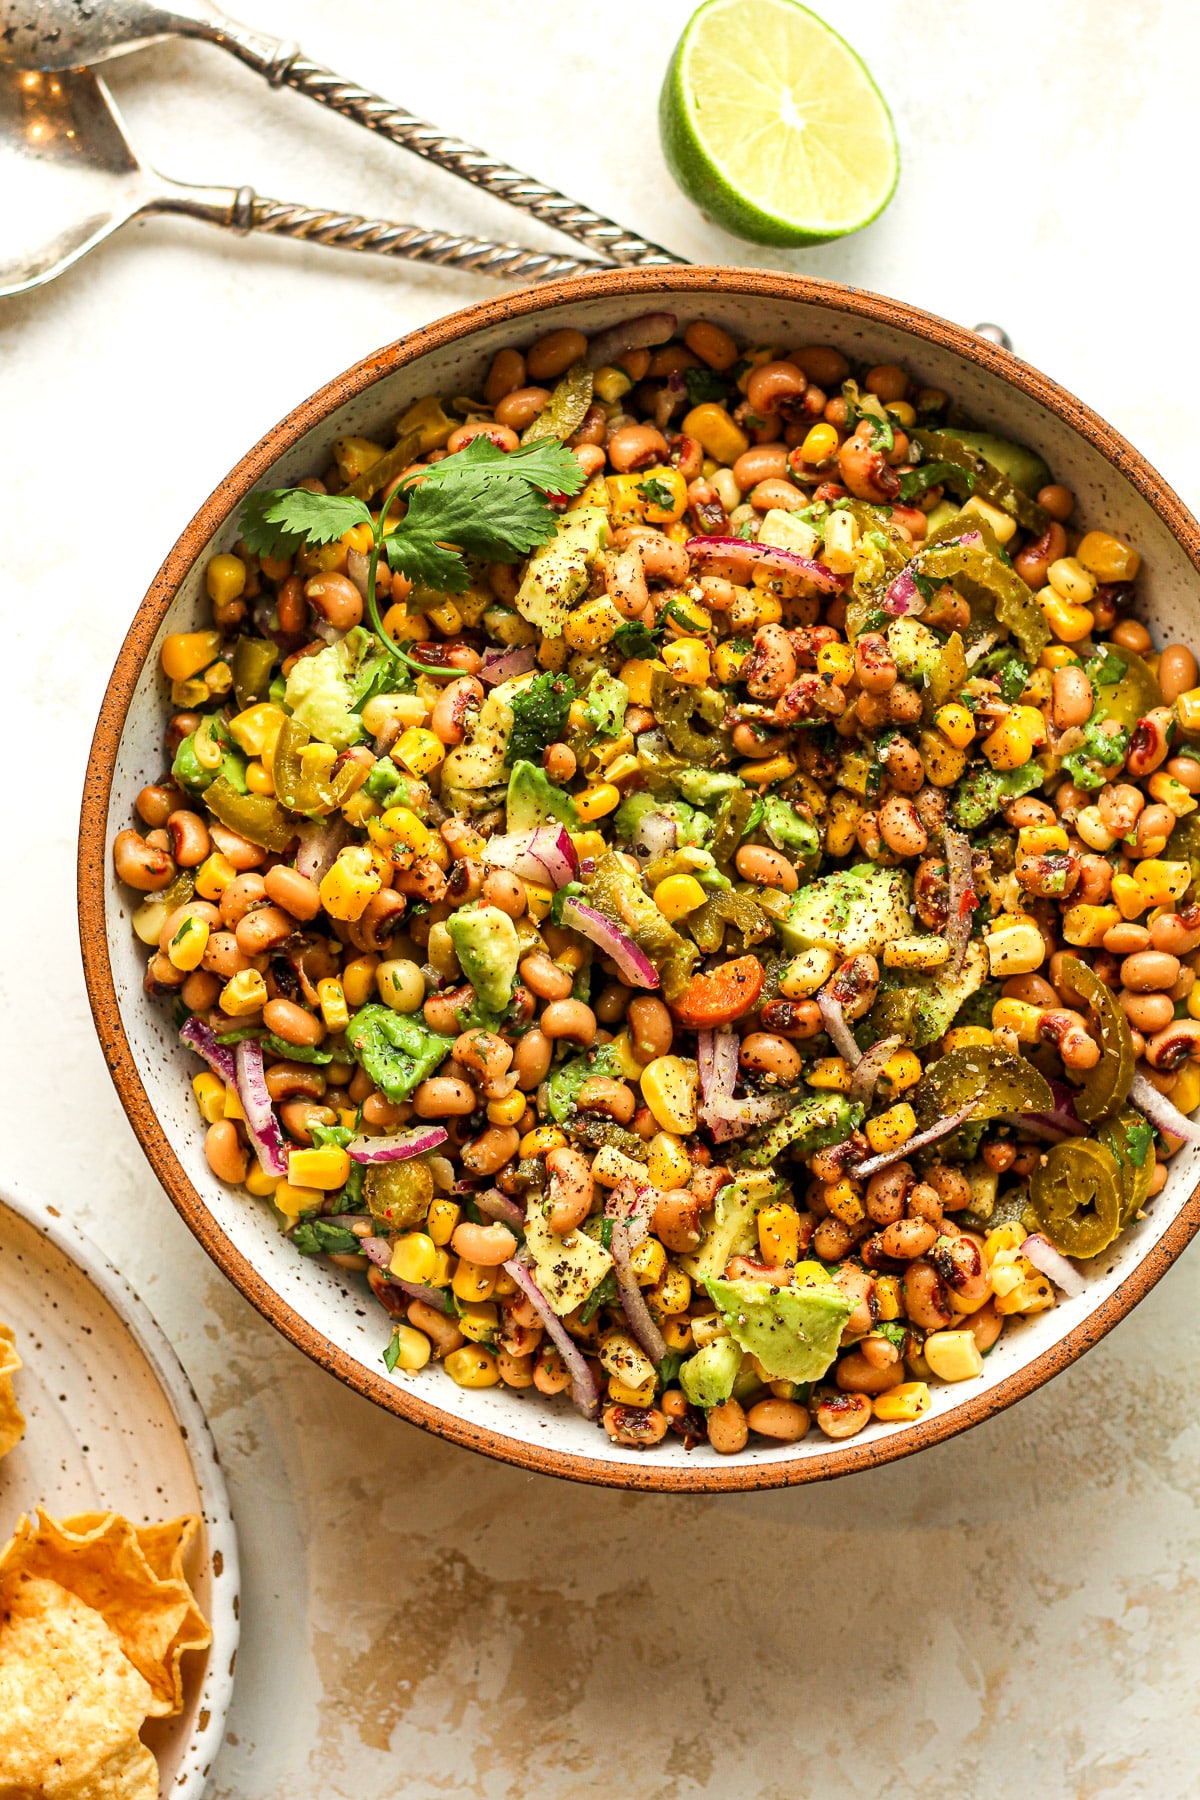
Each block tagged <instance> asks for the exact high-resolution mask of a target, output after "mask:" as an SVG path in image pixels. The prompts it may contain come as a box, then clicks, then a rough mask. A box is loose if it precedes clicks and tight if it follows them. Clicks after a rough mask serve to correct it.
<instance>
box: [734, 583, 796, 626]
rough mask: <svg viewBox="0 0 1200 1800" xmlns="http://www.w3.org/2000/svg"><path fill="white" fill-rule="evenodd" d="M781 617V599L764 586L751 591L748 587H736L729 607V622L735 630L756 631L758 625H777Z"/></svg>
mask: <svg viewBox="0 0 1200 1800" xmlns="http://www.w3.org/2000/svg"><path fill="white" fill-rule="evenodd" d="M782 617H783V602H782V600H780V598H779V595H778V594H772V593H768V592H767V590H766V589H765V588H757V589H755V590H754V591H753V592H751V590H750V589H749V588H738V589H737V590H736V597H735V599H734V602H733V605H732V606H731V607H730V608H729V623H730V625H731V626H732V627H733V629H734V630H735V631H757V630H758V627H759V626H760V625H778V623H779V621H780V619H782Z"/></svg>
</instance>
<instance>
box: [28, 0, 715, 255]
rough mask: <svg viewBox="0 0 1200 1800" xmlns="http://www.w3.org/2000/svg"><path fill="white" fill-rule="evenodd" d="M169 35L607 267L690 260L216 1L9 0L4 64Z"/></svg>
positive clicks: (54, 59) (92, 53)
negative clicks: (255, 27)
mask: <svg viewBox="0 0 1200 1800" xmlns="http://www.w3.org/2000/svg"><path fill="white" fill-rule="evenodd" d="M166 37H192V38H202V39H204V40H205V41H206V42H208V43H210V44H219V45H220V46H221V48H222V49H223V50H228V51H230V52H231V53H232V54H233V55H234V56H236V57H238V58H239V59H240V60H241V61H242V62H244V63H246V64H248V65H249V67H250V68H252V69H254V70H255V71H256V73H258V74H259V75H264V76H265V77H266V79H267V80H268V81H269V82H270V84H271V86H272V87H291V88H295V89H296V91H297V92H298V93H301V94H306V95H307V96H308V98H309V99H310V100H317V101H319V102H320V103H321V105H322V106H328V107H330V108H331V110H332V111H334V112H337V113H341V115H342V117H343V118H346V119H350V120H352V121H353V122H354V123H355V124H356V125H362V126H364V127H365V128H366V130H368V131H374V132H377V133H378V135H379V136H380V137H385V138H388V139H390V140H391V142H392V143H394V144H399V145H401V147H402V148H404V149H406V150H413V151H415V152H416V154H417V155H418V156H424V157H427V158H428V160H429V161H430V162H433V163H436V164H437V165H438V167H439V168H442V169H447V170H449V172H450V173H451V174H452V175H458V176H461V177H462V179H463V180H464V181H470V182H473V183H474V185H475V186H476V187H481V188H483V189H485V190H486V192H488V193H489V194H494V195H495V196H496V198H497V199H500V200H506V201H507V202H508V204H509V205H510V206H519V207H521V208H522V209H523V210H524V211H525V212H529V213H532V214H533V216H534V218H535V219H541V220H542V222H543V224H546V225H552V226H553V227H554V228H555V230H556V231H561V232H563V233H565V235H566V236H567V237H573V238H574V239H575V240H576V241H577V242H578V243H581V244H583V245H584V246H585V247H586V248H587V249H588V250H591V251H592V252H593V253H594V254H595V255H597V256H599V257H602V258H603V259H604V260H605V261H606V262H614V263H651V264H672V263H678V262H681V261H682V260H683V259H682V258H681V257H677V256H672V255H671V253H670V252H669V251H667V250H664V249H662V248H661V246H660V245H658V244H652V243H651V242H650V241H649V240H648V239H646V238H643V237H639V236H638V234H637V233H636V232H632V231H626V229H625V227H624V226H623V225H618V224H616V223H615V221H614V220H612V219H606V218H605V217H604V216H603V214H601V213H597V212H593V211H592V210H591V208H590V207H586V206H580V205H579V204H578V202H576V201H574V200H570V199H568V198H567V196H566V195H565V194H560V193H559V192H558V191H557V189H555V188H551V187H547V186H545V184H544V183H543V182H540V181H535V180H534V179H533V177H532V176H531V175H523V174H521V172H520V170H519V169H513V168H510V167H509V166H508V164H507V163H503V162H500V161H499V160H498V159H497V158H496V157H494V156H489V155H488V154H487V152H486V151H484V150H477V149H475V148H474V147H473V146H472V145H471V144H464V143H463V142H462V140H461V139H460V138H456V137H451V136H448V135H447V134H446V133H445V132H443V131H440V130H439V129H438V127H437V126H436V125H429V124H426V123H425V121H424V120H422V119H418V118H416V117H414V115H413V114H412V113H410V112H406V111H405V109H404V108H403V107H402V106H393V105H392V103H391V101H389V100H383V99H381V98H380V97H379V95H378V94H373V93H371V92H370V91H369V90H368V89H366V88H361V87H358V86H357V85H356V84H355V83H354V82H350V81H345V80H343V78H342V77H341V76H340V75H335V74H334V72H333V70H332V69H326V68H324V67H323V66H322V64H320V63H315V62H312V61H310V60H309V58H308V57H306V56H304V55H302V53H301V51H300V48H299V46H298V45H297V44H285V43H282V42H281V41H280V40H279V39H278V38H272V37H267V36H265V35H264V34H263V33H262V32H258V31H251V30H249V29H248V28H247V27H246V26H244V25H239V24H238V23H237V21H236V20H234V19H231V18H229V17H228V16H227V15H226V14H225V13H223V12H222V11H221V9H220V8H219V7H218V6H215V5H212V4H210V0H175V4H174V5H171V6H159V5H156V4H155V3H154V0H0V62H8V63H11V64H13V65H14V66H15V67H17V68H22V69H48V70H54V71H60V72H61V71H63V70H66V69H75V68H79V67H80V66H81V65H83V64H90V63H97V62H103V61H105V60H106V59H107V58H108V57H110V56H118V55H120V54H121V53H122V52H123V51H126V50H134V49H138V48H140V47H141V46H143V45H145V44H152V43H156V42H158V41H159V40H160V39H162V38H166Z"/></svg>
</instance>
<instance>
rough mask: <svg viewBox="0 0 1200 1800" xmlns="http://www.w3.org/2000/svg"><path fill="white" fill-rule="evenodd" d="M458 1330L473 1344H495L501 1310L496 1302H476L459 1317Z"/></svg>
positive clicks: (470, 1304) (467, 1306)
mask: <svg viewBox="0 0 1200 1800" xmlns="http://www.w3.org/2000/svg"><path fill="white" fill-rule="evenodd" d="M458 1329H459V1330H460V1331H461V1332H462V1334H463V1336H464V1337H465V1338H469V1339H470V1341H471V1343H473V1344H494V1343H495V1341H496V1334H497V1332H498V1331H499V1329H500V1308H499V1307H498V1306H497V1305H496V1303H495V1301H494V1300H474V1301H471V1302H470V1303H469V1304H468V1305H466V1306H464V1307H463V1308H462V1310H461V1312H460V1313H459V1315H458Z"/></svg>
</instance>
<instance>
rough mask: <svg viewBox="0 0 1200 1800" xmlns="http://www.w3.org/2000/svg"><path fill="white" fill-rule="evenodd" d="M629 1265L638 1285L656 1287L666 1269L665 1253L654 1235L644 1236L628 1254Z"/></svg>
mask: <svg viewBox="0 0 1200 1800" xmlns="http://www.w3.org/2000/svg"><path fill="white" fill-rule="evenodd" d="M629 1266H630V1268H631V1269H632V1270H633V1276H634V1280H635V1281H636V1282H637V1284H638V1286H639V1287H650V1288H652V1287H657V1286H658V1284H659V1282H660V1281H661V1280H662V1278H663V1276H664V1275H665V1274H666V1270H667V1253H666V1251H665V1250H664V1249H663V1247H662V1245H661V1244H660V1243H659V1241H658V1239H657V1238H655V1237H644V1238H643V1239H642V1241H641V1243H640V1244H639V1245H638V1247H637V1249H636V1250H634V1251H633V1252H632V1253H631V1254H630V1258H629Z"/></svg>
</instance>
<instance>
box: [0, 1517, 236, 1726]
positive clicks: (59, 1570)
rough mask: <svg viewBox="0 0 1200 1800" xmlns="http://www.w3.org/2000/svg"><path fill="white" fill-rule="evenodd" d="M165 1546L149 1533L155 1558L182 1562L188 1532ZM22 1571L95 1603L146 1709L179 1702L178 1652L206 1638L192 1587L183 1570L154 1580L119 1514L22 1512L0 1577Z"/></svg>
mask: <svg viewBox="0 0 1200 1800" xmlns="http://www.w3.org/2000/svg"><path fill="white" fill-rule="evenodd" d="M194 1529H195V1527H194V1526H193V1527H191V1528H190V1529H185V1530H184V1531H182V1532H181V1533H180V1540H181V1541H180V1543H179V1545H178V1546H177V1547H176V1548H175V1549H174V1550H169V1549H168V1550H166V1551H165V1552H164V1548H163V1546H164V1544H168V1545H169V1544H170V1543H171V1541H172V1540H171V1538H170V1536H169V1533H170V1530H171V1528H170V1527H166V1528H163V1530H164V1531H165V1532H166V1533H167V1534H168V1535H166V1536H165V1537H164V1536H160V1535H155V1536H154V1537H153V1538H152V1539H151V1542H152V1546H153V1551H154V1555H155V1556H156V1558H161V1557H162V1556H163V1555H164V1554H166V1555H168V1556H170V1557H171V1559H172V1560H171V1565H170V1566H172V1567H173V1566H174V1561H175V1560H178V1561H180V1563H181V1562H182V1544H183V1543H185V1542H186V1541H187V1538H188V1537H190V1535H191V1530H194ZM18 1573H23V1574H27V1575H34V1576H40V1577H42V1578H44V1579H46V1580H50V1581H56V1582H59V1583H60V1584H61V1585H62V1586H63V1587H65V1588H67V1589H68V1590H69V1591H70V1592H71V1593H72V1594H75V1595H77V1596H78V1598H79V1599H80V1600H82V1601H83V1602H84V1604H85V1605H86V1606H91V1607H94V1608H95V1610H96V1611H97V1612H98V1613H99V1614H100V1615H101V1616H102V1617H103V1618H104V1620H105V1621H106V1622H107V1624H108V1625H109V1626H110V1627H111V1629H112V1630H113V1631H114V1632H115V1634H116V1636H117V1639H118V1641H119V1643H120V1645H121V1648H122V1650H123V1651H124V1652H125V1655H126V1656H127V1657H128V1658H129V1661H130V1662H131V1663H132V1664H133V1666H134V1668H135V1669H137V1670H138V1671H139V1673H140V1674H141V1675H142V1676H143V1677H144V1678H145V1680H146V1681H147V1682H148V1683H149V1686H150V1692H151V1698H150V1701H149V1704H148V1705H147V1707H146V1709H145V1710H146V1713H147V1714H149V1716H150V1717H152V1718H162V1717H166V1716H169V1715H171V1714H173V1713H177V1712H179V1711H180V1710H181V1709H182V1706H183V1679H182V1676H181V1674H180V1670H179V1659H180V1656H181V1655H182V1653H183V1651H184V1650H185V1649H188V1648H191V1647H193V1646H197V1647H203V1646H204V1645H205V1644H207V1643H209V1642H210V1641H211V1639H210V1634H209V1631H208V1626H207V1624H206V1623H205V1621H204V1620H203V1618H202V1617H201V1615H200V1614H199V1611H198V1609H197V1607H196V1603H195V1600H194V1598H193V1596H192V1591H191V1589H190V1588H189V1586H188V1584H187V1582H186V1580H184V1579H183V1577H182V1575H179V1576H174V1575H172V1576H170V1577H167V1578H166V1579H164V1578H162V1577H160V1576H159V1575H158V1574H157V1573H156V1572H155V1569H154V1567H153V1566H152V1564H151V1563H150V1561H149V1560H148V1559H147V1557H146V1554H145V1552H144V1551H143V1549H142V1546H141V1544H140V1542H139V1540H138V1535H137V1529H136V1527H135V1526H133V1525H132V1524H131V1523H130V1522H129V1520H128V1519H123V1518H122V1517H121V1516H120V1514H119V1513H83V1514H79V1515H77V1516H76V1517H75V1518H74V1519H73V1520H71V1521H68V1522H65V1523H61V1524H60V1523H59V1522H58V1521H57V1520H55V1519H52V1518H50V1516H49V1515H48V1514H47V1513H46V1512H45V1511H43V1510H42V1509H41V1508H40V1507H39V1509H38V1520H37V1524H36V1525H35V1524H34V1522H33V1521H32V1520H31V1519H29V1518H27V1517H23V1518H22V1519H20V1520H19V1521H18V1524H17V1529H16V1532H15V1533H14V1535H13V1537H12V1539H11V1540H10V1542H9V1543H8V1545H7V1547H6V1548H5V1550H4V1551H3V1552H2V1553H0V1579H3V1578H5V1577H8V1576H10V1575H12V1574H18Z"/></svg>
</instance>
